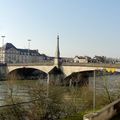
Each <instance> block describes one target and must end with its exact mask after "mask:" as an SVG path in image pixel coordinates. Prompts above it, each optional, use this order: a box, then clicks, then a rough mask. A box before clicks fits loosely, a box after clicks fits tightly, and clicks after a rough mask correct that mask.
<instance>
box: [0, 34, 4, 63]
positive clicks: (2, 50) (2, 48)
mask: <svg viewBox="0 0 120 120" xmlns="http://www.w3.org/2000/svg"><path fill="white" fill-rule="evenodd" d="M1 37H2V47H1V55H2V63H3V62H4V38H5V36H4V35H3V36H1Z"/></svg>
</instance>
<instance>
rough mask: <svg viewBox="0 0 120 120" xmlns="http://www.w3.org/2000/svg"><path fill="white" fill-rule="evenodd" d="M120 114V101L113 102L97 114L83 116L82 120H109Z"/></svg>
mask: <svg viewBox="0 0 120 120" xmlns="http://www.w3.org/2000/svg"><path fill="white" fill-rule="evenodd" d="M119 112H120V99H119V100H117V101H114V102H113V103H111V104H109V105H108V106H106V107H104V108H103V109H101V110H100V111H98V112H95V113H90V114H87V115H84V117H83V120H109V119H110V118H112V117H113V116H114V115H116V114H118V113H119Z"/></svg>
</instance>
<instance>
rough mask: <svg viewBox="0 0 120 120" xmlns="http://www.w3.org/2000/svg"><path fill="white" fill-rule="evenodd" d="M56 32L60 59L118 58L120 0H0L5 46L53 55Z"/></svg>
mask: <svg viewBox="0 0 120 120" xmlns="http://www.w3.org/2000/svg"><path fill="white" fill-rule="evenodd" d="M57 33H59V35H60V50H61V56H67V57H74V56H75V55H88V56H94V55H104V56H108V57H120V52H119V51H120V0H0V35H5V36H6V37H5V43H6V42H11V43H13V44H14V45H15V46H16V47H19V48H28V41H27V40H28V39H31V45H30V47H31V49H39V52H40V53H45V54H47V55H51V56H54V53H55V49H56V36H57ZM1 41H2V39H1V38H0V44H1Z"/></svg>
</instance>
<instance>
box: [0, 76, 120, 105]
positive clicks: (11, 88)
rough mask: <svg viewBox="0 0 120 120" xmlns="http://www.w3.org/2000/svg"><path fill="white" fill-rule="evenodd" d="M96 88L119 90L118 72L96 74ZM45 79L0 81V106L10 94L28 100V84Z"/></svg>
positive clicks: (119, 78) (90, 82) (38, 82)
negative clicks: (102, 74)
mask: <svg viewBox="0 0 120 120" xmlns="http://www.w3.org/2000/svg"><path fill="white" fill-rule="evenodd" d="M95 81H96V90H98V91H101V90H102V89H104V85H106V86H107V88H108V89H109V90H111V91H115V90H120V74H113V75H105V76H97V77H96V80H95ZM46 82H47V80H45V79H44V80H13V81H0V106H1V105H5V104H6V102H5V101H6V100H7V99H8V98H9V97H10V96H11V93H12V96H14V97H17V96H19V98H21V99H23V101H29V95H28V92H29V90H30V86H31V85H32V86H36V85H39V84H44V83H46ZM105 83H106V84H105ZM89 87H90V88H93V77H89Z"/></svg>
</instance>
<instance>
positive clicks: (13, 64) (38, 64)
mask: <svg viewBox="0 0 120 120" xmlns="http://www.w3.org/2000/svg"><path fill="white" fill-rule="evenodd" d="M45 65H46V66H49V65H50V66H51V65H54V63H53V61H51V62H39V63H12V64H7V66H45Z"/></svg>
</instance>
